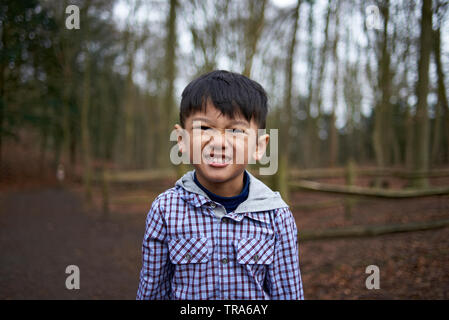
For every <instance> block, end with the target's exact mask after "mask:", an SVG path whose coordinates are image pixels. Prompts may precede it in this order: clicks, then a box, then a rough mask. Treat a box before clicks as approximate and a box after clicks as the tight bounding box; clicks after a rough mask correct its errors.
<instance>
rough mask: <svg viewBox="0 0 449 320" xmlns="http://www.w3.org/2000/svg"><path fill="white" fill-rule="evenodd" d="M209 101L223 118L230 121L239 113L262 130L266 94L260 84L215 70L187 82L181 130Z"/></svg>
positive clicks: (266, 109)
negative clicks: (186, 121) (252, 120)
mask: <svg viewBox="0 0 449 320" xmlns="http://www.w3.org/2000/svg"><path fill="white" fill-rule="evenodd" d="M208 102H211V103H212V104H213V105H214V106H215V107H216V108H217V109H218V110H220V112H221V113H222V114H223V115H226V116H228V117H230V118H233V117H234V116H235V114H238V113H241V114H242V115H243V117H245V119H246V120H247V121H248V122H251V119H254V121H255V123H256V124H257V126H258V128H259V129H265V125H266V117H267V113H268V106H267V94H266V92H265V90H264V89H263V87H262V86H261V85H260V84H259V83H257V82H256V81H254V80H251V79H249V78H248V77H246V76H244V75H242V74H238V73H234V72H229V71H225V70H215V71H212V72H209V73H206V74H203V75H201V76H200V77H198V78H197V79H195V80H193V81H192V82H190V83H189V84H188V85H187V87H186V88H185V89H184V91H183V92H182V99H181V108H180V112H179V118H180V122H181V126H182V127H183V128H184V122H185V119H186V118H187V117H188V116H190V115H191V114H192V113H194V112H197V111H202V110H203V111H205V110H206V106H207V103H208Z"/></svg>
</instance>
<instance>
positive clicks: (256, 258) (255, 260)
mask: <svg viewBox="0 0 449 320" xmlns="http://www.w3.org/2000/svg"><path fill="white" fill-rule="evenodd" d="M253 260H254V262H257V261H258V260H259V256H258V255H257V254H255V255H254V256H253Z"/></svg>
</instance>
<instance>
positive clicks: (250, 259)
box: [237, 238, 274, 264]
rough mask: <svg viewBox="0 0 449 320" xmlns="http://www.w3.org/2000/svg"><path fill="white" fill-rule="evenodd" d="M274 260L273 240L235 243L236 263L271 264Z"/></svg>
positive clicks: (248, 239) (251, 239)
mask: <svg viewBox="0 0 449 320" xmlns="http://www.w3.org/2000/svg"><path fill="white" fill-rule="evenodd" d="M273 260H274V238H272V239H254V238H247V239H240V240H238V241H237V261H238V263H240V264H271V263H273Z"/></svg>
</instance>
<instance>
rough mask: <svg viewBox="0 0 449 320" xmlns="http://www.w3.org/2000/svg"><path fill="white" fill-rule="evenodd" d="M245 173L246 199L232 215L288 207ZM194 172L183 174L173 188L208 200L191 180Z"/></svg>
mask: <svg viewBox="0 0 449 320" xmlns="http://www.w3.org/2000/svg"><path fill="white" fill-rule="evenodd" d="M245 171H246V172H247V173H248V176H249V179H250V180H249V192H248V198H247V199H246V200H245V201H243V202H242V203H241V204H240V205H239V206H238V207H237V208H236V209H235V211H234V213H243V212H259V211H269V210H274V209H279V208H285V207H288V205H287V204H286V203H285V202H284V200H282V198H281V195H280V194H279V192H277V191H272V190H271V189H270V188H269V187H267V186H266V185H265V184H264V183H263V182H262V181H260V180H259V179H257V178H256V177H254V176H253V175H252V174H251V173H249V171H248V170H245ZM194 172H195V170H191V171H189V172H187V173H186V174H184V175H183V176H182V177H181V178H179V179H178V181H176V184H175V187H176V186H179V187H182V188H184V190H186V191H188V192H192V193H196V194H200V195H202V196H204V197H206V198H207V199H209V197H208V196H207V194H206V193H205V192H204V191H203V190H201V188H200V187H198V186H197V184H196V183H195V181H194V180H193V174H194Z"/></svg>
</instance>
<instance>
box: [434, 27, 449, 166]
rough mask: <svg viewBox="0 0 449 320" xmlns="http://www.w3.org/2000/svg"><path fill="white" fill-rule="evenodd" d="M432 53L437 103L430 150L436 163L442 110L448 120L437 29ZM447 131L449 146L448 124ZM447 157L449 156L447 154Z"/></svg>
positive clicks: (439, 39)
mask: <svg viewBox="0 0 449 320" xmlns="http://www.w3.org/2000/svg"><path fill="white" fill-rule="evenodd" d="M433 36H434V37H433V53H434V57H435V64H436V67H437V76H438V103H437V106H436V107H437V110H438V112H437V114H436V115H435V121H436V123H438V125H437V124H435V130H434V132H435V133H434V140H433V149H432V160H433V161H436V160H437V157H438V153H439V145H440V142H441V141H440V136H441V132H440V130H441V120H442V119H440V117H441V115H440V114H441V111H442V110H444V113H445V114H446V117H447V119H449V117H448V115H449V106H448V102H447V96H446V88H445V85H444V83H445V82H444V81H445V79H444V71H443V65H442V63H441V32H440V29H439V28H438V29H437V30H435V31H434V32H433ZM446 130H447V134H448V135H447V141H448V145H449V122H448V123H447V126H446ZM448 156H449V154H448Z"/></svg>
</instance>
